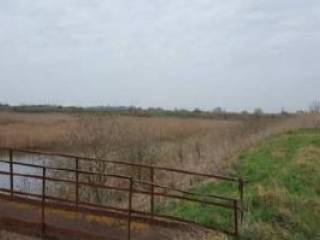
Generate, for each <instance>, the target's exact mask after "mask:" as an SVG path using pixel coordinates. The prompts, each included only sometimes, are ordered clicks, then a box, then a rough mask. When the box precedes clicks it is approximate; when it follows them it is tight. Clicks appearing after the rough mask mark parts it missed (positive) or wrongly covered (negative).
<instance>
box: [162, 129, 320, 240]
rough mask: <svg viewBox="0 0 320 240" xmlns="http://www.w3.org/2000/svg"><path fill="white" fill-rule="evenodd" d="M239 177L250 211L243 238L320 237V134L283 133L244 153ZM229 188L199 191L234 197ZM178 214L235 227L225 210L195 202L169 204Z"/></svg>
mask: <svg viewBox="0 0 320 240" xmlns="http://www.w3.org/2000/svg"><path fill="white" fill-rule="evenodd" d="M240 160H241V161H240V166H239V169H238V171H239V174H240V175H241V176H242V177H243V178H244V179H246V180H248V181H249V182H250V183H249V184H248V185H247V186H246V188H245V202H246V204H247V207H248V212H246V214H245V219H244V222H243V225H242V232H241V239H259V240H264V239H265V240H272V239H275V240H276V239H288V240H289V239H290V240H295V239H296V240H298V239H299V240H304V239H320V130H319V129H317V130H315V129H313V130H298V131H294V132H289V133H287V134H283V135H279V136H277V137H274V138H272V139H269V140H267V141H265V142H263V143H262V144H261V145H259V146H258V147H256V148H254V149H252V150H250V151H247V152H244V153H242V154H241V155H240ZM232 189H235V188H231V187H230V186H229V185H226V184H214V183H210V184H206V185H203V186H200V187H199V188H198V189H197V190H196V191H198V192H203V193H217V192H220V193H224V194H226V193H227V194H230V193H231V194H232V191H233V190H232ZM165 210H166V211H167V212H170V213H171V214H173V215H176V216H183V217H185V218H189V219H193V220H196V221H198V222H200V223H202V224H206V225H209V226H210V225H212V226H216V225H217V223H218V225H220V226H221V227H223V228H230V227H232V225H230V223H232V220H231V216H230V214H228V213H227V212H226V211H223V210H217V209H212V208H208V207H205V206H200V205H197V204H191V203H185V204H182V205H181V204H179V205H176V204H175V203H170V204H169V205H168V206H166V208H165Z"/></svg>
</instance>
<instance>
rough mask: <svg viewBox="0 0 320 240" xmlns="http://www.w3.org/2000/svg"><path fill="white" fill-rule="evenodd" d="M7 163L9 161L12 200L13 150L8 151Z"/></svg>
mask: <svg viewBox="0 0 320 240" xmlns="http://www.w3.org/2000/svg"><path fill="white" fill-rule="evenodd" d="M9 161H10V196H11V198H13V150H12V149H10V150H9Z"/></svg>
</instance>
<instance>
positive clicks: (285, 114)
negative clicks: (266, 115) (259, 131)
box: [281, 108, 289, 116]
mask: <svg viewBox="0 0 320 240" xmlns="http://www.w3.org/2000/svg"><path fill="white" fill-rule="evenodd" d="M281 115H282V116H288V115H289V113H288V112H287V111H286V110H285V109H284V108H281Z"/></svg>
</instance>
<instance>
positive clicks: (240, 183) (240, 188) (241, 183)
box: [239, 178, 243, 223]
mask: <svg viewBox="0 0 320 240" xmlns="http://www.w3.org/2000/svg"><path fill="white" fill-rule="evenodd" d="M239 193H240V219H241V223H242V221H243V179H242V178H240V179H239Z"/></svg>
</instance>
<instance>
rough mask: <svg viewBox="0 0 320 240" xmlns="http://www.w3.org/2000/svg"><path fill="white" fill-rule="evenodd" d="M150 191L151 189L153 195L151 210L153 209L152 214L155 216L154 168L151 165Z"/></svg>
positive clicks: (151, 196) (151, 197)
mask: <svg viewBox="0 0 320 240" xmlns="http://www.w3.org/2000/svg"><path fill="white" fill-rule="evenodd" d="M150 182H151V184H150V191H151V195H150V208H151V209H150V210H151V216H152V217H153V215H154V168H153V167H151V168H150Z"/></svg>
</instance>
